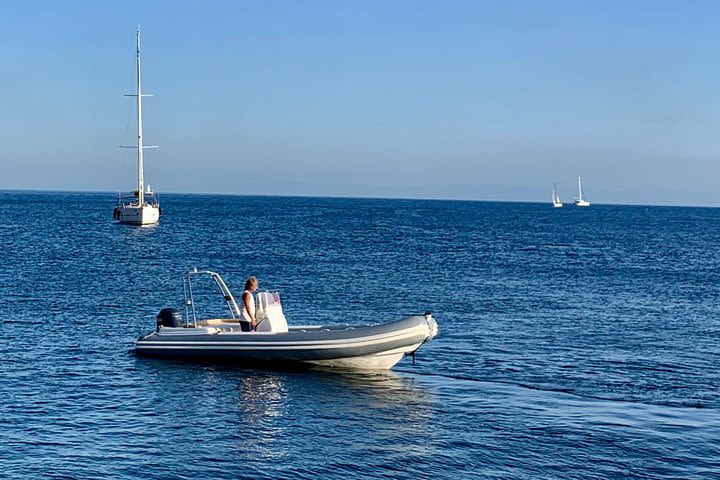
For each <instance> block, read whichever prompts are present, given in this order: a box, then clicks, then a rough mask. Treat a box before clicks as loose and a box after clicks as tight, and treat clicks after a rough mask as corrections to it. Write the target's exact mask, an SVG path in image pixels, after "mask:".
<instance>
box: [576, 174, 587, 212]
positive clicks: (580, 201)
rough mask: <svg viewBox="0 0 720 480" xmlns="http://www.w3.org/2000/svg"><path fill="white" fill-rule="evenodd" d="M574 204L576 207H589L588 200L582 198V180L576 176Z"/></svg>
mask: <svg viewBox="0 0 720 480" xmlns="http://www.w3.org/2000/svg"><path fill="white" fill-rule="evenodd" d="M575 205H577V206H578V207H589V206H590V202H588V201H587V200H585V199H584V198H583V189H582V181H581V180H580V177H578V198H576V199H575Z"/></svg>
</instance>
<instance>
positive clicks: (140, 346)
mask: <svg viewBox="0 0 720 480" xmlns="http://www.w3.org/2000/svg"><path fill="white" fill-rule="evenodd" d="M436 334H437V324H436V323H435V320H434V319H433V318H432V316H431V315H429V314H428V315H419V316H412V317H407V318H405V319H402V320H398V321H395V322H390V323H385V324H380V325H368V326H362V327H350V326H346V325H345V326H323V327H316V326H313V327H293V328H290V330H289V331H288V332H287V333H260V332H241V331H239V328H234V327H233V325H232V324H231V323H227V324H219V325H212V326H205V327H200V328H160V330H159V331H157V332H152V333H149V334H147V335H144V336H142V337H140V338H139V339H138V340H137V342H136V345H135V350H136V352H137V353H138V354H141V355H151V356H156V357H166V358H180V359H196V360H220V361H230V362H233V363H237V364H240V365H248V366H250V365H263V364H294V365H304V366H310V367H312V366H315V367H330V368H359V369H381V370H387V369H390V368H392V367H393V366H394V365H395V364H396V363H397V362H399V361H400V360H401V359H402V357H403V356H404V355H407V354H411V353H414V352H415V351H416V350H417V349H418V348H419V347H420V346H421V345H422V344H423V343H425V342H427V341H428V340H430V339H431V338H433V337H434V336H435V335H436Z"/></svg>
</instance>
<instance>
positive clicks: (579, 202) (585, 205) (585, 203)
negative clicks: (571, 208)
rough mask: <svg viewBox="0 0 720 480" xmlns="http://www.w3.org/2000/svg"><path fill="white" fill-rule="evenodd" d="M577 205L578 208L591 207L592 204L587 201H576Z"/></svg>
mask: <svg viewBox="0 0 720 480" xmlns="http://www.w3.org/2000/svg"><path fill="white" fill-rule="evenodd" d="M575 205H576V206H578V207H589V206H590V202H586V201H585V200H575Z"/></svg>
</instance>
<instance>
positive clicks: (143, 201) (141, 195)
mask: <svg viewBox="0 0 720 480" xmlns="http://www.w3.org/2000/svg"><path fill="white" fill-rule="evenodd" d="M125 96H126V97H137V130H138V133H137V146H122V147H121V148H137V152H138V157H137V168H138V172H137V189H136V190H135V191H134V192H132V193H131V194H130V195H128V196H125V197H121V196H120V195H118V201H117V204H116V205H115V209H114V210H113V218H115V219H116V220H117V221H118V222H120V223H129V224H133V225H152V224H154V223H157V222H158V220H159V219H160V202H159V200H158V198H157V196H156V195H155V194H154V193H153V191H152V188H150V185H147V186H146V185H145V179H144V178H143V149H145V148H157V146H154V145H152V146H150V145H143V137H142V97H149V96H151V95H147V94H145V95H143V93H142V88H141V83H140V29H139V28H138V31H137V93H136V94H128V95H125Z"/></svg>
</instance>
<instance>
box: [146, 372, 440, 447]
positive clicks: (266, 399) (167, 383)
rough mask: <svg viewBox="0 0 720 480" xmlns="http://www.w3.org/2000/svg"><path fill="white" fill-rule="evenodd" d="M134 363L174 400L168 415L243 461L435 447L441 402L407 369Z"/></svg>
mask: <svg viewBox="0 0 720 480" xmlns="http://www.w3.org/2000/svg"><path fill="white" fill-rule="evenodd" d="M138 369H139V370H142V371H144V373H146V374H148V375H150V376H152V377H153V379H152V381H150V382H148V383H147V385H148V388H150V387H152V388H154V389H155V390H156V391H155V392H154V396H155V398H156V399H158V398H161V399H163V400H162V401H164V402H165V403H166V404H167V403H168V400H169V401H170V402H171V403H172V404H174V405H173V406H172V407H170V408H172V411H173V415H181V416H182V417H184V418H188V419H191V423H192V424H193V425H194V427H195V428H196V429H197V430H198V431H197V432H195V433H196V434H197V435H199V436H200V437H201V438H202V441H203V442H206V443H209V444H213V443H216V447H218V448H221V449H227V448H232V449H233V450H234V451H235V454H236V455H238V456H239V457H240V458H241V459H243V460H248V461H251V460H253V461H257V460H258V459H259V458H263V459H266V460H272V459H277V458H288V456H290V457H293V456H297V455H302V456H303V458H305V459H309V458H310V457H313V456H315V455H319V452H320V451H321V452H324V453H323V455H328V454H332V455H337V456H339V457H347V456H348V455H352V454H353V453H352V452H354V454H356V455H360V454H365V453H367V452H365V453H363V451H364V450H363V449H368V448H369V449H378V448H379V449H387V448H391V450H392V452H393V454H397V455H407V454H411V455H415V456H419V457H421V458H424V457H426V456H428V455H432V454H433V453H432V452H431V451H430V450H431V449H432V447H431V445H432V444H433V442H429V441H427V440H428V439H429V437H432V436H433V432H431V431H429V430H430V429H432V427H431V425H434V424H436V423H437V422H435V421H434V417H435V416H436V414H437V411H438V405H437V402H436V399H435V397H434V395H433V393H431V392H430V391H429V387H427V386H424V385H422V384H420V383H418V382H416V381H415V380H414V379H413V378H412V377H410V376H408V374H400V373H395V372H392V371H383V372H362V371H344V372H337V371H332V372H325V371H316V370H311V371H276V370H257V369H238V368H235V367H232V366H223V365H216V364H212V365H210V364H197V363H187V362H174V361H171V362H168V361H167V360H154V359H148V358H139V359H138ZM174 421H176V422H186V421H187V420H184V419H175V420H174ZM228 437H231V438H232V439H233V440H232V445H233V447H230V445H228V443H227V442H228ZM359 441H361V443H358V442H359ZM388 446H391V447H388Z"/></svg>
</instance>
